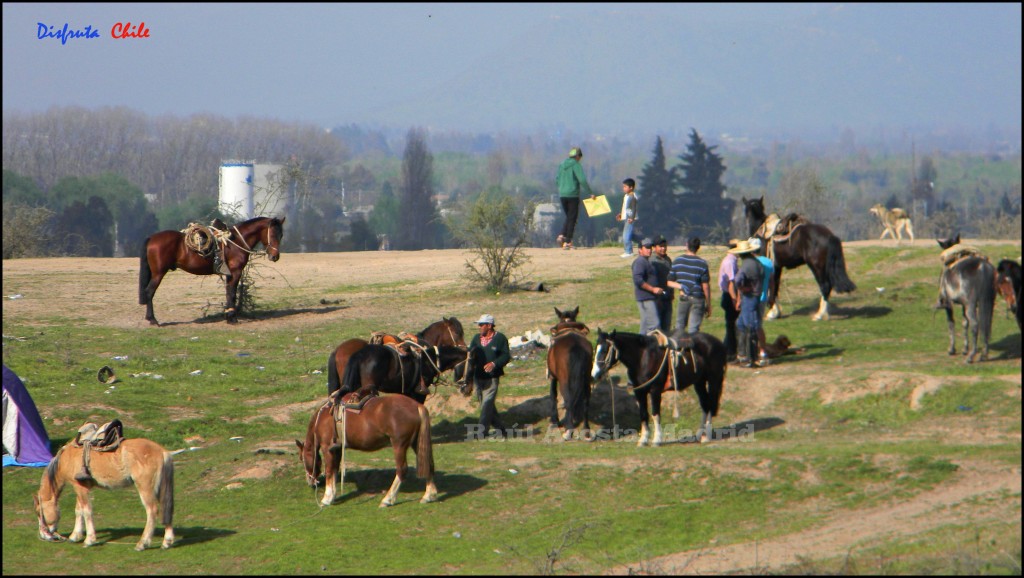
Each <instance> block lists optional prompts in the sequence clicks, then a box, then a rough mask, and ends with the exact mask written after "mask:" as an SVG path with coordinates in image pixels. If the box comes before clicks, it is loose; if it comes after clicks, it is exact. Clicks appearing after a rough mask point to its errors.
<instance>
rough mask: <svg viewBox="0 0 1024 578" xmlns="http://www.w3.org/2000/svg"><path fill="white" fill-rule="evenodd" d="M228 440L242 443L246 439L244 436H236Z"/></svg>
mask: <svg viewBox="0 0 1024 578" xmlns="http://www.w3.org/2000/svg"><path fill="white" fill-rule="evenodd" d="M228 439H229V440H231V441H233V442H240V441H242V440H243V439H245V438H243V437H242V436H235V437H233V438H228Z"/></svg>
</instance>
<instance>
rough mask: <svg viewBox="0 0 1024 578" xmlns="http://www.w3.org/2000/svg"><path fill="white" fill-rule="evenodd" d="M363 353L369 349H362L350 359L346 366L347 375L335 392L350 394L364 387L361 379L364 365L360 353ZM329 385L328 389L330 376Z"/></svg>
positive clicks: (343, 377)
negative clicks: (360, 372)
mask: <svg viewBox="0 0 1024 578" xmlns="http://www.w3.org/2000/svg"><path fill="white" fill-rule="evenodd" d="M363 351H367V349H365V348H364V349H360V350H359V351H357V352H355V353H354V354H352V356H351V357H349V358H348V363H347V364H345V374H344V375H342V376H341V384H339V385H338V388H337V389H336V390H335V391H337V390H338V389H340V390H341V391H342V392H343V393H348V392H350V391H355V390H357V389H359V387H360V386H361V385H362V383H360V379H359V366H360V365H361V363H362V357H363V356H362V355H360V353H362V352H363ZM332 357H333V356H332ZM335 374H337V371H335ZM327 383H328V387H330V376H328V382H327ZM331 393H334V392H331Z"/></svg>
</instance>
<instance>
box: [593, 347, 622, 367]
mask: <svg viewBox="0 0 1024 578" xmlns="http://www.w3.org/2000/svg"><path fill="white" fill-rule="evenodd" d="M604 341H606V342H607V344H608V353H606V354H605V356H604V359H596V358H595V359H594V363H595V364H596V365H597V366H598V367H602V366H604V368H603V369H602V370H601V372H602V373H608V372H609V371H611V369H612V368H613V367H615V366H616V365H618V364H619V348H618V347H616V345H615V341H613V340H612V339H608V338H606V339H604ZM599 347H600V346H599ZM609 359H610V361H609Z"/></svg>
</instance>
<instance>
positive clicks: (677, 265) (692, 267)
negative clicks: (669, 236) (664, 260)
mask: <svg viewBox="0 0 1024 578" xmlns="http://www.w3.org/2000/svg"><path fill="white" fill-rule="evenodd" d="M698 250H700V239H699V238H698V237H691V238H690V239H689V240H688V241H687V242H686V252H684V253H683V254H682V255H680V256H678V257H676V258H675V260H674V261H672V269H671V270H670V271H669V273H668V279H669V281H668V286H669V287H674V288H676V289H679V307H678V308H677V309H676V327H675V330H674V331H673V334H674V335H676V336H681V335H682V334H684V333H697V332H698V331H700V324H701V322H702V321H703V320H704V318H705V317H711V273H710V271H709V270H708V263H707V261H705V260H704V259H701V258H700V257H698V256H697V251H698Z"/></svg>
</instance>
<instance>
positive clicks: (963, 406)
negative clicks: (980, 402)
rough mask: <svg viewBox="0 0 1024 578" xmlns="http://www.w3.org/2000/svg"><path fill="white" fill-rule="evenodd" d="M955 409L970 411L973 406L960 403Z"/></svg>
mask: <svg viewBox="0 0 1024 578" xmlns="http://www.w3.org/2000/svg"><path fill="white" fill-rule="evenodd" d="M956 409H957V411H971V410H972V409H974V408H973V407H971V406H968V405H961V406H959V407H957V408H956Z"/></svg>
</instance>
